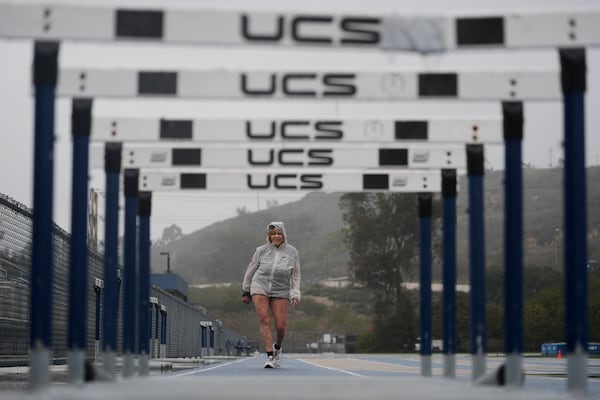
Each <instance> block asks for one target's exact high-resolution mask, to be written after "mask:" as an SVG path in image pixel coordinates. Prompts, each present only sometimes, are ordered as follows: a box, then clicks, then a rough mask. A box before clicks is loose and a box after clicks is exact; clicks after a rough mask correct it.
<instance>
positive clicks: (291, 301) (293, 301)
mask: <svg viewBox="0 0 600 400" xmlns="http://www.w3.org/2000/svg"><path fill="white" fill-rule="evenodd" d="M290 303H291V304H292V306H294V307H296V306H297V305H298V299H297V298H296V297H294V298H292V300H290Z"/></svg>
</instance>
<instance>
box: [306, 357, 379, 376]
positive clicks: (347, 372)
mask: <svg viewBox="0 0 600 400" xmlns="http://www.w3.org/2000/svg"><path fill="white" fill-rule="evenodd" d="M296 360H298V361H302V362H303V363H306V364H309V365H312V366H314V367H319V368H325V369H329V370H332V371H337V372H342V373H344V374H348V375H352V376H358V377H360V378H368V376H366V375H361V374H357V373H355V372H351V371H347V370H345V369H339V368H333V367H326V366H324V365H320V364H316V363H313V362H310V361H307V360H305V359H303V358H296Z"/></svg>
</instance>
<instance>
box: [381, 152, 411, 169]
mask: <svg viewBox="0 0 600 400" xmlns="http://www.w3.org/2000/svg"><path fill="white" fill-rule="evenodd" d="M407 165H408V149H379V166H380V167H384V166H394V167H405V166H407Z"/></svg>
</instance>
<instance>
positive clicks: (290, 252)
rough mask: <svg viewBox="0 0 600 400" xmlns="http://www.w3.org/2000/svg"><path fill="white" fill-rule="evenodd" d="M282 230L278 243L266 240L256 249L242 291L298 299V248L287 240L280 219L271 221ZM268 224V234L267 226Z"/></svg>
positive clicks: (299, 277)
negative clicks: (280, 239) (278, 244)
mask: <svg viewBox="0 0 600 400" xmlns="http://www.w3.org/2000/svg"><path fill="white" fill-rule="evenodd" d="M269 225H275V226H277V227H278V228H279V229H281V232H283V238H284V242H283V243H282V244H281V245H280V246H279V247H275V245H273V244H271V243H268V240H267V244H264V245H262V246H259V247H257V248H256V251H255V252H254V255H253V256H252V261H250V264H248V267H247V268H246V273H245V274H244V282H243V283H242V290H243V291H244V292H249V293H250V294H251V295H254V294H263V295H265V296H269V297H279V298H285V299H290V300H291V299H293V298H296V299H298V300H300V279H301V274H300V257H299V255H298V250H296V248H295V247H294V246H292V245H291V244H289V243H288V241H287V240H288V236H287V233H286V232H285V226H284V224H283V222H271V223H270V224H269ZM269 225H267V235H268V230H269V228H268V226H269Z"/></svg>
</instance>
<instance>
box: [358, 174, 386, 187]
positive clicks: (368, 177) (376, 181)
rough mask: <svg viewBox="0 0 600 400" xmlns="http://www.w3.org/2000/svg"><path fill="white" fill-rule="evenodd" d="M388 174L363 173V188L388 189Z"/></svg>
mask: <svg viewBox="0 0 600 400" xmlns="http://www.w3.org/2000/svg"><path fill="white" fill-rule="evenodd" d="M388 188H389V176H388V174H363V189H388Z"/></svg>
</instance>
